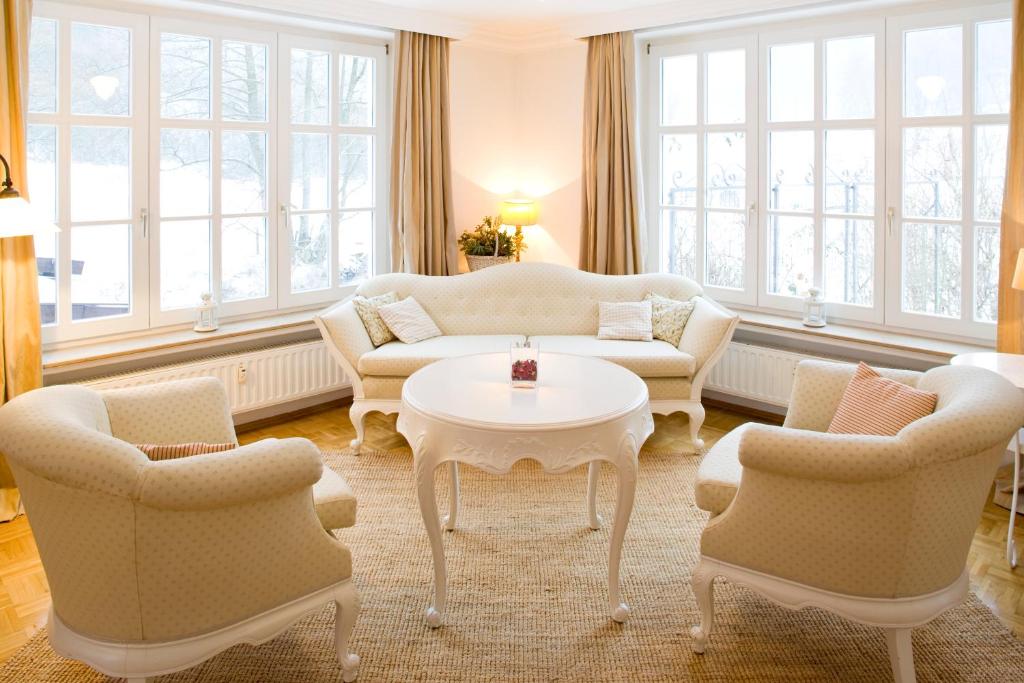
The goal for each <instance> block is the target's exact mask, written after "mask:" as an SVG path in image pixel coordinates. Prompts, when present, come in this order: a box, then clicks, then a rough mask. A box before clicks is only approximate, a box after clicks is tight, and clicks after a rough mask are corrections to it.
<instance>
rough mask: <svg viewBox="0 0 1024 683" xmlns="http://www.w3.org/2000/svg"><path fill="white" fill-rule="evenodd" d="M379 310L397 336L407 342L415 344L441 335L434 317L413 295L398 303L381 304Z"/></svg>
mask: <svg viewBox="0 0 1024 683" xmlns="http://www.w3.org/2000/svg"><path fill="white" fill-rule="evenodd" d="M377 312H378V313H380V317H381V318H383V320H384V322H385V323H387V326H388V327H390V328H391V331H392V332H394V333H395V336H396V337H398V338H399V339H400V340H401V341H402V342H404V343H406V344H415V343H416V342H419V341H423V340H424V339H432V338H433V337H440V336H441V330H439V329H438V328H437V325H436V324H434V321H433V319H432V318H431V317H430V316H429V315H428V314H427V312H426V311H424V310H423V307H422V306H420V303H419V302H418V301H416V299H414V298H412V297H411V296H407V297H406V298H404V299H402V300H401V301H399V302H397V303H393V304H388V305H387V306H381V307H380V308H378V309H377Z"/></svg>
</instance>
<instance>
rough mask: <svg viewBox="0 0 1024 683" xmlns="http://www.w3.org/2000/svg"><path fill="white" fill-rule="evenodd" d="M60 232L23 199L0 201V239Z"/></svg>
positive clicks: (13, 198) (11, 198) (15, 198)
mask: <svg viewBox="0 0 1024 683" xmlns="http://www.w3.org/2000/svg"><path fill="white" fill-rule="evenodd" d="M54 232H60V229H59V228H58V227H57V226H56V225H54V224H53V223H51V222H50V221H48V220H46V219H45V218H43V217H41V216H40V215H39V214H38V213H37V212H36V211H35V210H34V209H33V208H32V205H31V204H29V203H28V202H26V201H25V200H24V199H22V198H21V197H4V198H2V199H0V237H18V236H20V235H40V234H46V233H54Z"/></svg>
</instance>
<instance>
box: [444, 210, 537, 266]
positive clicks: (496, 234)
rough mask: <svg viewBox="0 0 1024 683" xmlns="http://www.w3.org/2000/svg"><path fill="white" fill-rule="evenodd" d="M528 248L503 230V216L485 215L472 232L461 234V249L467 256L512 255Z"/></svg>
mask: <svg viewBox="0 0 1024 683" xmlns="http://www.w3.org/2000/svg"><path fill="white" fill-rule="evenodd" d="M495 239H497V240H498V253H497V254H495V253H494V240H495ZM525 248H526V245H525V244H519V245H517V244H516V240H515V238H514V236H512V235H506V234H505V233H504V232H502V231H501V218H500V217H498V216H484V219H483V221H481V223H480V225H477V226H476V227H475V228H473V231H472V232H468V231H467V232H464V233H462V234H461V235H459V249H461V250H462V253H464V254H466V255H467V256H495V255H497V256H512V257H515V255H516V254H517V253H518V252H519V251H521V250H523V249H525Z"/></svg>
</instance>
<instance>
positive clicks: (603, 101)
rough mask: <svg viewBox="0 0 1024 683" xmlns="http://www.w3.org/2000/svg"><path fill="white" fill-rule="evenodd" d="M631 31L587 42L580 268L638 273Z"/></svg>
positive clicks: (637, 176) (640, 266) (639, 210)
mask: <svg viewBox="0 0 1024 683" xmlns="http://www.w3.org/2000/svg"><path fill="white" fill-rule="evenodd" d="M634 62H635V59H634V45H633V34H632V32H629V31H627V32H624V33H611V34H608V35H603V36H592V37H590V38H589V39H588V48H587V75H586V85H585V94H584V102H583V212H582V223H581V226H580V268H582V269H583V270H588V271H590V272H592V273H607V274H610V275H629V274H631V273H639V272H642V271H643V258H644V255H643V242H644V234H643V211H642V202H641V189H640V160H639V148H638V139H637V131H636V115H635V109H636V71H635V66H634Z"/></svg>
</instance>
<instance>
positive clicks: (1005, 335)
mask: <svg viewBox="0 0 1024 683" xmlns="http://www.w3.org/2000/svg"><path fill="white" fill-rule="evenodd" d="M1012 50H1013V51H1012V53H1011V54H1012V55H1013V59H1012V60H1011V62H1012V64H1013V76H1012V82H1011V86H1010V137H1009V139H1008V143H1009V144H1008V147H1009V149H1008V150H1007V165H1006V194H1005V196H1004V199H1003V226H1002V233H1001V235H1002V237H1001V238H1000V245H999V325H998V336H997V339H996V349H997V350H999V351H1002V352H1005V353H1024V292H1020V291H1018V290H1016V289H1013V288H1012V287H1011V286H1010V282H1011V281H1012V280H1013V270H1014V268H1015V267H1016V265H1017V253H1018V252H1019V251H1020V250H1021V249H1022V248H1024V0H1016V1H1015V2H1014V4H1013V48H1012Z"/></svg>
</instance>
